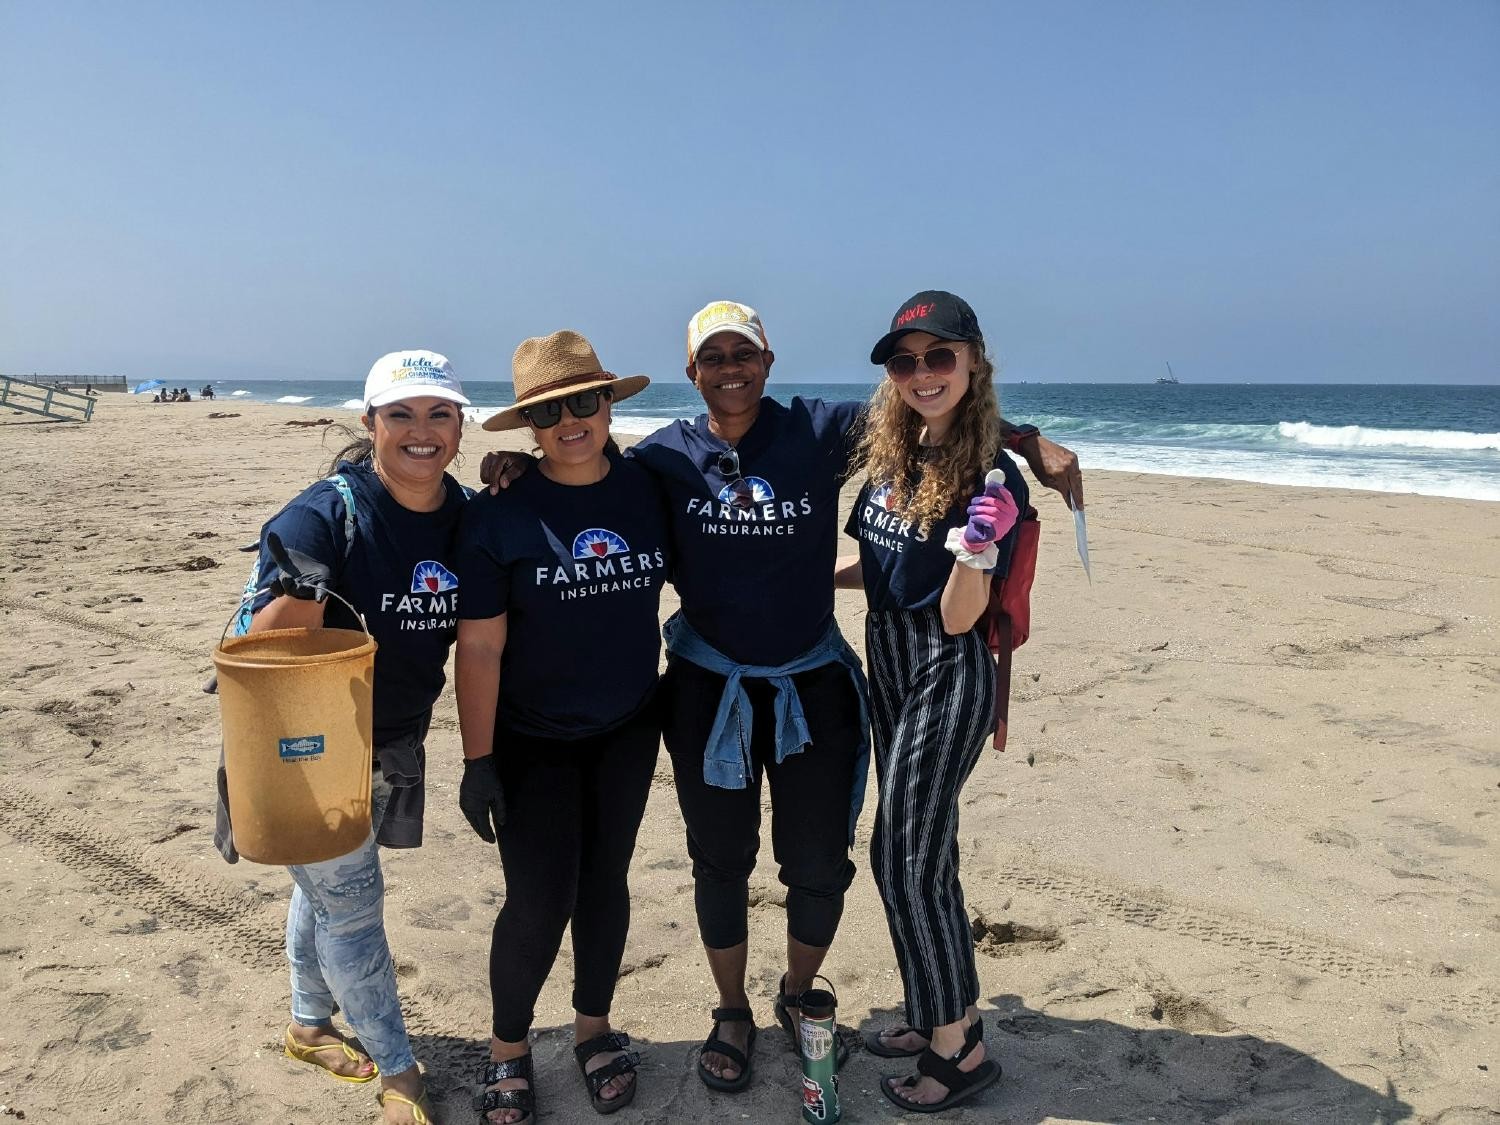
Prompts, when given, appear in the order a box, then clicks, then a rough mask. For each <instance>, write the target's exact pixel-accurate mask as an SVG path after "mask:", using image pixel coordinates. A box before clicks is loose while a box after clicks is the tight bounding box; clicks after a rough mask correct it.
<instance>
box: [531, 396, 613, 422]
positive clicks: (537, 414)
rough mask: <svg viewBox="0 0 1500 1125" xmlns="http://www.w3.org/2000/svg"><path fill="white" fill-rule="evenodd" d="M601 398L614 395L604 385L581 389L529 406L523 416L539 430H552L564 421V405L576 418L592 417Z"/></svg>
mask: <svg viewBox="0 0 1500 1125" xmlns="http://www.w3.org/2000/svg"><path fill="white" fill-rule="evenodd" d="M601 398H602V399H604V400H605V401H606V402H607V401H610V400H611V399H613V398H614V396H613V395H612V394H610V392H609V391H608V390H607V389H605V388H602V387H601V388H599V389H598V390H593V391H579V392H578V393H577V394H572V395H568V397H567V398H555V399H552V400H551V401H550V402H539V403H537V404H536V405H535V406H528V407H527V408H526V409H525V410H523V411H521V417H522V418H525V419H526V421H528V422H530V423H531V424H532V425H533V426H535V427H536V428H537V429H539V430H550V429H551V428H552V427H553V426H555V425H557V424H558V423H559V422H561V421H562V408H563V407H564V406H566V407H567V408H568V413H569V414H571V415H573V417H575V418H590V417H592V416H593V415H595V414H598V413H599V400H600V399H601Z"/></svg>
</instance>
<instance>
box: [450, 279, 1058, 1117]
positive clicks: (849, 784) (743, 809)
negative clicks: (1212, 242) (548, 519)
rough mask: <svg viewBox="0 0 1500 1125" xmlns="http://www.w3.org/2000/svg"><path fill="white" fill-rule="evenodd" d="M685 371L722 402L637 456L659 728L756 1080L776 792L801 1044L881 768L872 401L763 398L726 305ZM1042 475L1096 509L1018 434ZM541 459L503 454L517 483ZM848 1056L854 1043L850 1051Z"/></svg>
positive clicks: (778, 1008) (717, 960)
mask: <svg viewBox="0 0 1500 1125" xmlns="http://www.w3.org/2000/svg"><path fill="white" fill-rule="evenodd" d="M687 356H688V364H687V368H686V373H687V377H688V379H689V381H691V382H692V383H693V385H694V386H695V387H696V388H697V389H698V391H699V393H700V394H701V395H702V396H703V400H704V403H705V405H706V406H707V408H708V412H707V414H706V415H703V416H700V417H699V418H698V419H697V420H696V421H692V422H688V421H678V422H673V423H672V424H670V425H668V426H666V427H664V428H662V429H660V430H658V431H656V432H655V433H654V434H652V435H650V436H649V437H647V438H646V439H644V440H643V441H641V442H640V443H639V444H637V445H636V446H634V447H632V448H631V449H629V450H627V451H626V457H627V459H635V460H638V461H639V462H640V463H641V464H642V465H644V466H645V467H646V468H647V469H649V470H650V471H651V472H652V473H653V474H654V475H655V476H656V477H657V479H658V481H659V482H660V483H661V485H662V487H663V488H664V489H665V491H666V492H667V495H668V497H669V502H670V513H671V519H672V543H673V555H674V559H675V562H674V579H673V580H674V584H675V585H676V587H677V592H678V594H679V595H680V597H681V602H682V609H681V611H680V612H679V613H678V614H676V615H674V616H673V618H672V619H671V620H670V621H668V623H667V625H666V629H665V634H666V639H667V649H668V654H669V655H668V660H667V671H666V675H665V677H664V678H663V682H662V698H663V714H664V730H663V734H664V738H665V741H666V745H667V750H668V753H669V754H670V755H671V758H672V765H673V772H674V775H675V778H676V785H677V795H678V804H679V807H680V808H681V810H682V815H683V819H684V821H685V823H686V825H687V845H688V852H689V854H690V855H691V856H692V859H693V878H694V887H695V896H694V897H695V905H696V909H697V916H698V928H699V934H700V937H701V938H702V940H703V944H704V947H705V952H706V954H707V957H708V961H709V966H710V969H711V971H712V973H713V976H714V981H715V985H716V987H717V990H718V993H719V995H718V1005H717V1007H715V1008H714V1010H713V1013H712V1018H713V1028H712V1030H711V1032H710V1034H709V1036H708V1039H707V1040H706V1041H705V1043H704V1044H703V1048H702V1051H701V1053H700V1057H699V1061H698V1076H699V1078H700V1079H702V1081H703V1082H704V1083H705V1084H706V1085H708V1086H710V1087H712V1088H714V1089H718V1090H724V1091H729V1092H733V1091H737V1090H741V1089H744V1088H745V1086H747V1085H748V1084H749V1081H750V1063H751V1059H752V1056H753V1051H754V1042H755V1037H756V1025H755V1017H754V1013H753V1012H752V1010H751V1008H750V1002H749V997H748V995H747V993H746V989H745V981H746V972H747V968H748V956H749V951H748V933H749V928H748V917H747V913H748V893H749V891H748V885H749V876H750V873H751V872H752V871H753V870H754V868H755V862H756V856H757V853H758V851H759V844H760V834H759V833H760V786H761V781H762V778H763V777H764V778H765V779H766V780H767V781H768V782H769V784H770V788H771V806H772V829H771V835H772V849H773V853H774V855H775V858H776V861H777V863H778V865H779V867H780V879H781V882H782V884H783V885H784V886H786V887H787V889H788V893H787V898H786V903H787V907H786V909H787V967H786V970H785V972H784V973H783V974H782V977H781V981H780V984H779V986H778V989H777V994H776V996H775V998H774V1002H773V1013H774V1016H775V1018H776V1021H777V1023H778V1024H779V1025H780V1026H781V1028H782V1029H783V1031H785V1032H786V1034H787V1037H788V1046H789V1047H790V1048H791V1049H792V1050H796V1049H797V1019H798V1014H799V1013H798V1010H797V999H798V997H800V995H801V993H802V992H803V991H804V990H805V989H806V988H807V987H809V985H810V983H811V981H812V978H813V976H814V975H815V974H816V973H817V972H818V970H819V969H820V968H821V966H822V963H823V960H824V958H825V957H826V956H827V953H828V948H829V946H830V945H831V944H832V941H833V937H834V934H835V933H836V931H837V928H838V923H839V919H840V917H841V916H842V913H843V901H844V893H845V891H847V889H848V887H849V885H850V883H851V882H852V881H853V878H854V864H853V863H852V862H851V861H850V859H849V849H850V847H851V846H852V844H853V835H854V824H855V822H856V820H857V819H858V815H859V810H860V804H861V802H862V800H863V795H864V785H865V777H866V771H867V763H868V753H869V750H868V739H867V737H866V735H865V730H866V727H867V722H866V706H865V687H864V679H863V674H862V672H861V670H860V667H859V661H858V658H857V657H856V656H855V654H854V652H853V650H852V649H850V648H849V646H848V644H847V643H846V642H845V641H844V639H843V637H842V636H841V635H840V634H839V631H838V626H837V624H836V622H835V621H834V617H833V583H832V581H831V580H824V581H820V580H818V579H817V578H816V577H815V576H816V575H820V574H828V575H831V574H832V571H833V565H834V561H835V556H836V554H837V538H838V506H839V487H840V485H841V483H842V481H843V479H844V477H845V475H846V473H847V471H848V466H849V459H850V456H851V454H852V452H853V445H854V440H855V436H856V427H857V424H858V422H859V421H860V419H861V418H862V417H863V414H864V410H865V404H864V403H860V402H842V403H828V402H824V401H822V400H819V399H802V398H800V397H794V398H793V399H792V400H791V403H790V405H783V404H782V403H780V402H778V401H777V400H776V399H774V398H771V397H769V396H766V395H765V394H764V389H765V385H766V381H767V379H768V377H769V375H770V370H771V365H772V364H773V363H774V361H775V355H774V353H773V352H772V351H771V349H770V345H769V342H768V340H767V337H766V333H765V329H764V327H763V325H762V323H761V320H760V317H759V315H758V314H757V313H756V312H755V310H754V309H752V308H750V307H749V306H747V305H743V304H740V303H738V302H734V301H715V302H711V303H710V304H708V305H706V306H705V307H704V308H703V309H701V310H699V311H698V312H697V313H696V314H694V316H693V317H692V319H691V320H689V322H688V332H687ZM1011 433H1012V434H1013V435H1014V440H1016V441H1017V443H1018V444H1019V445H1020V447H1021V448H1022V449H1023V450H1026V451H1027V452H1026V454H1025V455H1026V456H1027V457H1028V460H1031V461H1032V462H1033V467H1034V469H1035V471H1037V472H1038V473H1039V474H1045V480H1046V481H1047V482H1048V483H1049V484H1050V485H1051V486H1052V487H1056V488H1058V489H1059V490H1069V489H1070V490H1071V491H1072V494H1073V495H1074V496H1075V497H1077V498H1078V501H1079V502H1080V503H1081V501H1082V483H1081V479H1080V478H1079V476H1078V462H1077V458H1076V457H1074V456H1073V455H1072V454H1071V453H1070V452H1069V451H1068V450H1066V449H1063V448H1062V447H1060V446H1055V445H1053V444H1052V443H1050V442H1046V441H1045V440H1044V439H1042V438H1041V437H1040V436H1039V435H1038V434H1037V431H1036V430H1035V428H1034V427H1023V428H1012V430H1011ZM526 464H527V459H526V458H525V457H524V456H523V455H517V454H491V455H489V456H487V457H486V458H485V459H484V464H483V465H482V466H481V470H480V474H481V477H482V478H483V479H484V480H485V481H486V482H494V483H493V484H492V488H491V490H492V491H494V490H495V488H496V487H502V486H504V485H505V484H506V483H508V481H509V480H510V479H512V477H513V476H515V475H517V474H520V473H523V472H524V471H525V466H526ZM846 1052H847V1047H846V1046H845V1045H844V1044H843V1043H842V1041H841V1043H840V1047H839V1053H840V1056H841V1057H842V1055H843V1054H845V1053H846Z"/></svg>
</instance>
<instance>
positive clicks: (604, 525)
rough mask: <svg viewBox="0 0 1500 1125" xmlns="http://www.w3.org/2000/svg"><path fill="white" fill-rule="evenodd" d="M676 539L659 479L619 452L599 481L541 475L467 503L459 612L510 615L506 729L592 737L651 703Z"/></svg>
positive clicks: (504, 665) (503, 687)
mask: <svg viewBox="0 0 1500 1125" xmlns="http://www.w3.org/2000/svg"><path fill="white" fill-rule="evenodd" d="M668 542H669V537H668V532H667V519H666V513H665V511H664V510H663V508H662V500H661V492H660V490H659V489H658V487H657V485H656V482H655V481H654V480H653V479H652V478H651V475H650V474H649V473H647V472H646V471H645V470H644V469H642V468H641V467H640V466H639V465H635V464H632V463H630V462H629V461H625V460H623V459H622V458H620V457H618V456H612V457H611V458H610V470H609V472H608V473H607V474H606V475H605V477H604V479H603V480H601V481H599V482H598V483H597V484H589V485H566V484H558V483H557V482H556V481H553V480H549V479H548V478H547V476H546V475H545V474H543V473H542V472H541V470H539V469H533V470H532V471H531V472H529V473H527V474H525V475H524V476H522V477H521V478H520V479H519V480H516V481H514V482H513V483H512V484H511V486H510V487H509V488H507V489H504V490H503V491H501V493H500V494H499V495H498V496H491V495H489V493H487V492H481V493H480V494H479V495H478V496H476V497H475V498H474V499H473V500H472V501H471V502H470V503H469V505H468V507H467V508H466V509H465V511H464V514H463V518H462V520H461V521H460V527H459V534H458V567H459V572H460V573H461V574H463V576H464V581H465V582H466V583H468V585H466V586H465V587H464V605H463V610H462V611H461V613H460V616H461V617H464V618H466V619H479V620H483V619H485V618H489V617H498V616H499V615H500V614H502V613H504V614H507V615H508V616H507V618H506V632H505V653H504V655H503V656H502V657H501V662H500V705H499V710H498V713H497V715H496V720H495V729H496V731H497V732H499V731H501V730H509V731H515V732H517V733H520V734H528V735H535V736H540V737H543V738H556V739H577V738H583V737H586V736H587V735H591V734H597V733H599V732H601V731H605V730H609V729H610V728H611V727H615V726H618V725H619V724H620V723H622V722H624V721H625V720H626V719H628V718H630V717H631V716H632V715H633V714H635V713H636V712H637V711H638V710H639V709H640V708H641V706H642V705H643V704H644V703H646V702H647V701H648V700H649V699H650V697H651V694H652V692H653V690H654V689H655V687H656V679H657V676H656V665H657V656H658V654H659V652H660V649H661V635H660V633H659V631H658V629H657V608H658V605H659V603H660V601H661V588H662V586H663V584H665V582H666V581H667V577H668V573H667V571H668V565H669V563H670V561H671V560H670V555H669V554H668Z"/></svg>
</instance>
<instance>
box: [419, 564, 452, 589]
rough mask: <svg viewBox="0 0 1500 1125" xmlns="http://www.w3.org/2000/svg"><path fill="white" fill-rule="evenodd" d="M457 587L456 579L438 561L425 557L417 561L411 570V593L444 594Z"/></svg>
mask: <svg viewBox="0 0 1500 1125" xmlns="http://www.w3.org/2000/svg"><path fill="white" fill-rule="evenodd" d="M457 589H458V579H457V578H456V577H454V574H453V572H452V571H451V570H449V569H448V568H447V567H446V566H444V565H443V564H442V563H440V562H434V561H433V560H432V559H427V560H425V561H423V562H419V563H418V564H417V565H416V568H415V569H414V570H413V571H412V572H411V592H412V593H413V594H446V593H447V592H448V591H449V590H457Z"/></svg>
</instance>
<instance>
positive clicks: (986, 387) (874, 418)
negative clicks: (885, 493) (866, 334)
mask: <svg viewBox="0 0 1500 1125" xmlns="http://www.w3.org/2000/svg"><path fill="white" fill-rule="evenodd" d="M967 343H968V345H969V347H971V348H972V349H974V353H975V355H977V356H978V363H977V365H976V366H977V370H975V371H974V372H973V374H971V375H970V376H969V389H968V390H967V391H965V392H964V396H963V398H961V399H959V401H958V406H957V408H956V409H957V412H958V413H957V416H956V417H955V418H954V420H953V428H952V429H951V430H949V432H948V436H947V438H946V439H945V440H944V441H943V443H942V444H941V445H938V446H933V447H931V452H930V453H928V454H927V456H926V457H925V458H924V457H923V453H922V446H921V436H922V428H923V422H922V416H921V415H920V414H918V413H917V412H916V411H915V410H913V409H912V408H911V407H909V406H907V405H906V403H905V402H904V401H902V398H901V392H900V391H899V390H898V389H897V387H896V384H895V383H894V382H893V381H892V380H890V379H882V380H881V382H880V386H878V387H877V388H876V389H875V394H874V396H873V397H872V398H871V399H870V408H869V412H868V414H867V415H866V418H865V426H864V432H863V433H862V434H861V436H860V440H859V445H858V447H857V448H856V450H855V453H854V461H853V467H852V469H851V473H858V472H859V471H861V470H863V471H864V472H865V473H866V474H868V477H869V479H870V480H871V481H872V482H874V483H876V484H883V483H885V482H886V481H889V482H890V484H891V500H890V503H891V508H892V510H894V511H898V512H900V513H901V518H902V519H904V520H910V521H911V522H912V523H913V524H914V525H915V526H917V527H919V528H921V530H922V531H923V532H926V531H929V530H930V529H931V528H932V525H933V524H934V523H936V522H937V521H938V520H940V519H942V518H943V517H944V516H945V515H947V514H948V509H949V508H951V507H952V506H953V504H954V502H955V501H958V500H961V499H964V498H965V497H967V496H969V495H971V494H972V493H973V491H974V489H975V485H976V484H977V482H978V481H979V480H981V479H983V477H984V474H985V473H986V472H988V471H989V470H990V468H991V467H992V466H993V465H994V463H995V455H996V454H997V453H998V452H999V451H1000V397H999V395H998V394H996V392H995V364H994V362H993V361H992V360H991V359H990V357H989V355H988V354H986V352H985V349H984V339H983V337H977V338H975V339H972V340H969V341H967Z"/></svg>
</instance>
